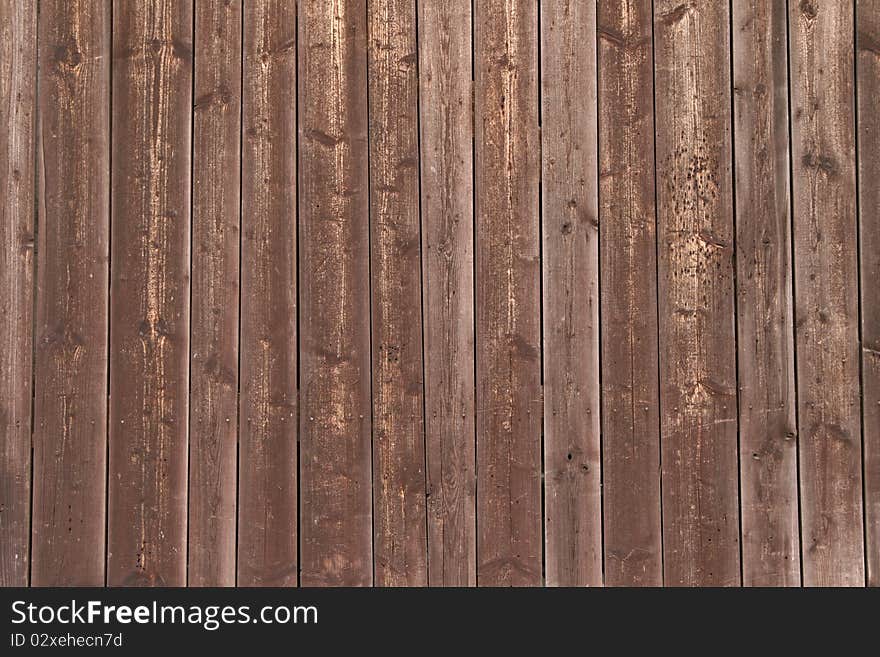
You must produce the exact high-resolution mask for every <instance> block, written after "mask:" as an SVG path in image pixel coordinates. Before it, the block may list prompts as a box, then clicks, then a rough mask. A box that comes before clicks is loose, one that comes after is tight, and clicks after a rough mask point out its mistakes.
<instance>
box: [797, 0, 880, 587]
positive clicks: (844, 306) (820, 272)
mask: <svg viewBox="0 0 880 657" xmlns="http://www.w3.org/2000/svg"><path fill="white" fill-rule="evenodd" d="M789 25H790V29H791V46H790V48H791V112H792V116H791V128H792V196H793V201H794V203H793V212H794V263H795V271H794V277H795V338H796V341H797V342H796V344H797V382H798V424H799V427H800V441H799V447H800V487H801V521H802V523H803V524H802V541H803V581H804V584H805V585H807V586H816V585H820V586H823V585H824V586H828V585H836V586H845V585H850V586H851V585H863V584H864V581H865V579H864V577H865V574H864V545H863V529H862V458H861V456H862V451H861V446H862V441H861V404H860V395H859V356H860V354H859V326H858V321H859V311H858V303H859V294H858V269H857V268H858V251H857V249H858V241H857V223H856V222H857V219H856V187H855V184H856V173H855V130H854V119H855V107H854V104H855V100H854V91H853V83H854V79H853V75H854V71H853V49H852V45H853V44H852V38H853V36H852V35H853V7H852V3H843V2H830V3H819V2H817V1H816V0H803V1H802V2H799V3H797V4H792V5H791V6H790V7H789Z"/></svg>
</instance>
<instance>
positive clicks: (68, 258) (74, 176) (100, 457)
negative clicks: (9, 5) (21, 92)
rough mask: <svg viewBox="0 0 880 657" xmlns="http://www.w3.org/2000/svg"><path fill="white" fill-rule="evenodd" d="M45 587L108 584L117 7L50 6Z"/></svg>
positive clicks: (45, 27)
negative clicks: (113, 28) (113, 14)
mask: <svg viewBox="0 0 880 657" xmlns="http://www.w3.org/2000/svg"><path fill="white" fill-rule="evenodd" d="M39 46H40V77H39V105H40V109H39V123H38V127H37V140H38V144H39V149H38V155H39V156H38V163H39V174H38V176H39V182H38V186H37V194H38V199H37V208H38V218H37V225H38V226H39V232H38V237H39V244H38V247H37V255H38V263H37V274H38V276H37V291H36V329H35V337H36V345H35V367H36V370H35V374H34V376H35V380H36V381H37V384H36V386H35V396H34V470H33V476H34V489H33V496H34V497H33V545H34V550H33V555H32V565H31V584H32V585H34V586H101V585H103V584H104V550H105V546H104V531H105V510H106V507H105V502H106V490H105V487H106V474H107V461H106V459H107V342H108V324H107V319H108V317H107V313H108V305H109V304H108V302H109V287H108V284H109V280H108V279H109V267H108V256H109V249H110V242H109V240H110V102H109V101H110V4H109V2H104V0H81V1H78V2H61V1H58V2H42V3H41V4H40V17H39Z"/></svg>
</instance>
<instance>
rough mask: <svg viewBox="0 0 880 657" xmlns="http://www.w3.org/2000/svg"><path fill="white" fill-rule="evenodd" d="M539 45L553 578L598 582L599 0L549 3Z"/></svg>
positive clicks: (547, 487)
mask: <svg viewBox="0 0 880 657" xmlns="http://www.w3.org/2000/svg"><path fill="white" fill-rule="evenodd" d="M541 44H542V45H541V102H542V111H541V117H542V123H541V140H542V142H541V170H542V175H541V185H542V192H543V193H542V196H541V199H542V204H541V214H542V223H541V225H542V239H543V243H542V260H541V262H542V267H543V276H544V278H543V280H544V286H543V304H544V313H543V319H544V344H543V348H544V360H543V365H544V402H545V404H546V409H547V412H546V413H545V415H544V467H545V476H544V494H545V518H544V522H545V532H546V534H545V542H546V545H545V547H546V550H547V554H546V571H547V584H548V585H550V586H600V585H601V584H602V491H601V488H600V486H601V453H600V447H599V208H598V202H599V201H598V171H597V168H598V144H597V139H598V133H597V130H598V128H597V122H598V116H597V112H598V108H597V100H596V91H597V90H596V64H597V62H596V3H586V2H578V1H577V0H554V1H553V2H545V3H543V4H542V6H541ZM517 210H518V209H517ZM523 403H525V404H526V405H528V404H529V400H528V399H526V400H524V402H523Z"/></svg>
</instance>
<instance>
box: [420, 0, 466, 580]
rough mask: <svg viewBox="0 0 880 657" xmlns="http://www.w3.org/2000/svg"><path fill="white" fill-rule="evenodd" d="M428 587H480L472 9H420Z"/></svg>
mask: <svg viewBox="0 0 880 657" xmlns="http://www.w3.org/2000/svg"><path fill="white" fill-rule="evenodd" d="M417 4H418V8H419V44H418V45H419V94H420V108H419V111H420V116H421V122H420V124H421V147H422V152H421V155H422V167H421V178H422V195H421V202H422V272H423V281H422V290H423V303H424V317H425V323H424V340H425V355H424V357H425V409H426V412H425V422H426V426H425V443H426V450H427V476H428V488H427V495H428V580H429V583H430V584H431V585H432V586H474V585H475V584H476V583H477V564H476V551H477V538H476V498H475V493H476V479H475V476H476V471H475V462H474V459H475V448H476V445H475V442H474V440H475V433H474V431H475V429H474V266H473V265H474V261H473V258H474V207H473V203H474V188H473V174H474V163H473V139H474V123H473V112H472V110H473V82H472V78H471V73H472V67H471V56H472V51H471V46H472V42H471V21H472V12H471V4H470V3H466V2H436V3H434V2H431V3H426V2H418V3H417Z"/></svg>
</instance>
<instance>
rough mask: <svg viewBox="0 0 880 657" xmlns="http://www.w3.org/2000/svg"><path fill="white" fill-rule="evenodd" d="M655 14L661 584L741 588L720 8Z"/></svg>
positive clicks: (723, 15) (716, 3)
mask: <svg viewBox="0 0 880 657" xmlns="http://www.w3.org/2000/svg"><path fill="white" fill-rule="evenodd" d="M654 9H655V16H654V28H655V57H656V61H655V71H656V87H655V94H656V111H657V116H656V125H657V129H656V142H657V203H658V207H657V210H658V228H657V230H658V239H659V279H658V285H659V294H658V303H659V308H660V321H659V329H660V381H661V390H660V402H661V403H660V408H661V442H662V455H661V462H662V466H663V472H662V477H663V479H662V481H663V490H662V495H663V552H664V582H665V584H667V585H672V586H699V585H712V586H729V585H738V584H739V583H740V567H739V517H738V516H739V500H738V499H737V498H738V494H737V486H738V481H737V479H738V476H737V409H736V346H735V329H734V283H733V274H734V272H733V184H732V179H731V178H732V176H731V135H730V126H731V116H730V113H731V111H730V107H731V103H730V59H729V57H730V49H729V40H730V39H729V29H730V28H729V22H728V21H729V16H728V10H729V5H728V3H727V2H722V1H721V0H711V1H709V2H701V3H699V4H696V3H694V4H681V3H680V2H679V1H678V0H658V1H657V2H655V4H654Z"/></svg>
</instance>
